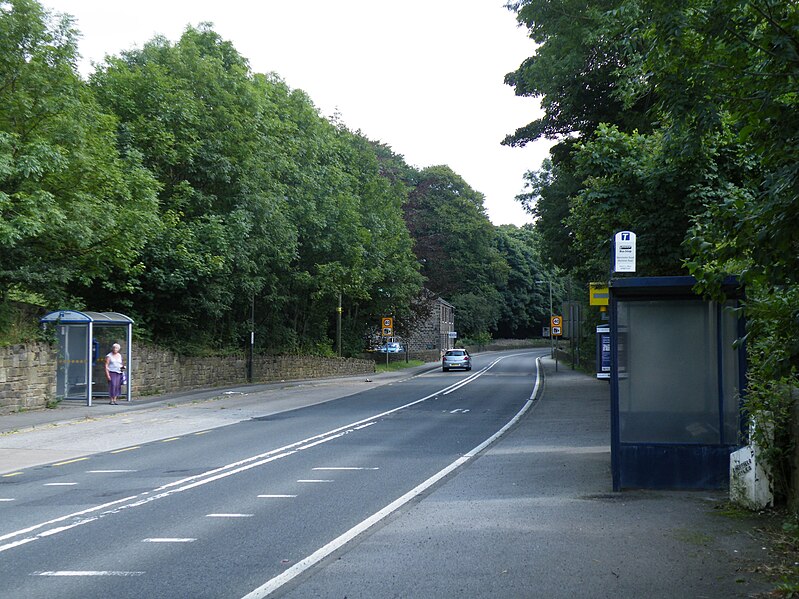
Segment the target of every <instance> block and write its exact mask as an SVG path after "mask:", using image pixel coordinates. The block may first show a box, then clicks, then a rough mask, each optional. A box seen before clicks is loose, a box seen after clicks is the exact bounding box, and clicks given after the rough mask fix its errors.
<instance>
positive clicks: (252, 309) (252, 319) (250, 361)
mask: <svg viewBox="0 0 799 599" xmlns="http://www.w3.org/2000/svg"><path fill="white" fill-rule="evenodd" d="M251 297H252V303H251V304H250V353H249V355H248V356H247V357H248V359H247V382H248V383H252V379H253V372H252V371H253V362H254V361H255V294H253V295H252V296H251Z"/></svg>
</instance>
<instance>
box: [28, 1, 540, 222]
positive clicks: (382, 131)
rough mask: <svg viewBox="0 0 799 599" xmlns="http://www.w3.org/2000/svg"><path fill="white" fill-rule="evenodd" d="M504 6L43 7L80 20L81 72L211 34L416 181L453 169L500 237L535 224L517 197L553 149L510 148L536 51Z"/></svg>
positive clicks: (530, 112)
mask: <svg viewBox="0 0 799 599" xmlns="http://www.w3.org/2000/svg"><path fill="white" fill-rule="evenodd" d="M504 3H505V0H402V2H400V1H398V0H394V1H393V2H389V1H386V0H382V1H380V0H260V1H254V0H225V1H224V2H220V1H218V0H216V1H209V0H190V1H184V0H159V1H155V0H137V1H136V2H131V1H125V2H121V1H119V0H43V4H44V6H45V7H46V8H48V9H49V10H51V11H53V12H56V13H66V14H70V15H72V16H73V17H75V21H76V22H75V26H76V28H77V29H78V30H79V31H80V32H81V40H80V44H79V51H80V54H81V56H82V61H81V64H80V70H81V72H82V73H83V75H84V76H86V75H88V73H90V72H91V71H92V66H91V65H92V63H99V62H102V60H103V58H104V57H105V56H106V55H116V54H119V53H120V52H121V51H124V50H129V49H132V48H141V47H142V46H143V45H144V44H145V43H146V42H147V41H149V40H150V39H152V38H153V37H154V36H156V35H163V36H165V37H166V38H167V39H169V40H171V41H173V42H174V41H177V40H178V39H179V38H180V35H181V34H182V32H183V31H184V30H185V28H186V27H187V26H188V25H192V26H197V25H199V24H200V23H202V22H210V23H212V24H213V29H214V31H216V32H217V33H218V34H219V35H221V36H222V37H223V38H224V39H226V40H230V41H231V42H232V43H233V45H234V47H235V48H236V50H238V52H239V53H240V54H241V55H242V56H244V57H245V58H247V59H248V60H249V62H250V67H251V69H252V70H253V71H254V72H257V73H273V72H274V73H277V74H278V75H279V76H280V77H281V78H282V79H283V80H284V81H285V82H286V83H287V84H288V85H289V86H290V87H291V88H293V89H302V90H304V91H305V92H306V93H307V94H308V95H309V96H310V98H311V100H312V101H313V103H314V104H315V105H316V106H317V108H318V109H319V110H320V113H321V114H322V115H323V116H332V115H334V114H337V115H338V116H339V118H340V119H341V120H342V121H343V123H344V124H345V125H346V126H347V127H348V128H349V129H351V130H354V131H360V132H361V133H362V134H363V135H365V136H366V137H368V138H369V139H372V140H376V141H380V142H382V143H384V144H387V145H389V146H391V148H392V149H393V151H394V152H395V153H397V154H401V155H403V156H404V157H405V161H406V162H407V163H408V164H411V165H413V166H415V167H417V168H420V169H421V168H424V167H426V166H433V165H440V164H446V165H448V166H449V167H450V168H452V169H453V170H454V171H455V172H456V173H458V174H459V175H460V176H461V177H463V178H464V179H465V180H466V182H467V183H468V184H469V185H470V186H471V187H472V188H473V189H475V190H477V191H479V192H482V193H483V194H484V195H485V197H486V201H485V207H486V211H487V213H488V216H489V218H490V219H491V222H493V223H494V224H495V225H501V224H515V225H522V224H524V223H528V222H531V221H532V218H531V217H530V215H529V214H527V213H525V212H524V210H522V208H521V205H520V204H519V203H518V202H517V201H516V200H515V196H516V195H518V194H519V193H521V192H522V191H523V187H524V179H523V175H524V173H525V172H526V171H528V170H535V169H538V168H539V167H540V166H541V161H542V160H543V159H544V158H546V157H547V155H548V151H549V147H550V146H551V142H548V141H539V142H536V143H533V144H528V145H527V146H526V147H524V148H510V147H506V146H502V145H501V143H500V142H501V141H502V139H503V138H504V137H505V135H507V134H508V133H512V132H513V131H515V130H516V129H517V128H518V127H521V126H523V125H526V124H527V123H529V122H530V121H532V120H534V119H535V118H537V117H538V116H539V115H540V109H539V104H538V100H536V99H533V98H518V97H516V96H515V95H514V92H513V89H512V88H511V87H510V86H508V85H505V84H504V82H503V80H504V76H505V74H506V73H508V72H511V71H514V70H515V69H516V68H517V67H518V66H519V65H520V64H521V62H522V61H523V60H524V59H525V58H527V57H529V56H531V55H532V54H533V52H534V44H533V42H532V41H531V40H530V39H529V38H528V37H527V34H526V30H525V29H523V28H519V27H518V26H517V24H516V20H515V15H514V13H513V12H511V11H509V10H508V9H507V8H505V7H504Z"/></svg>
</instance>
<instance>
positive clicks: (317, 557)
mask: <svg viewBox="0 0 799 599" xmlns="http://www.w3.org/2000/svg"><path fill="white" fill-rule="evenodd" d="M540 380H541V376H540V358H539V359H537V360H536V381H535V387H534V388H533V393H532V394H531V395H530V399H528V400H527V401H526V402H525V404H524V406H523V407H522V408H521V409H520V410H519V411H518V412H517V413H516V415H515V416H514V417H513V418H511V420H510V421H509V422H508V423H506V424H505V426H503V427H502V428H501V429H499V430H498V431H497V432H496V433H494V434H493V435H492V436H491V437H489V438H488V439H486V440H485V441H483V442H482V443H481V444H480V445H478V446H477V447H475V448H474V449H472V450H471V451H470V452H469V453H467V454H465V455H464V456H462V457H460V458H458V459H457V460H455V461H454V462H452V463H451V464H450V465H449V466H447V467H445V468H444V469H443V470H440V471H439V472H437V473H436V474H434V475H433V476H431V477H430V478H428V479H427V480H426V481H424V482H423V483H421V484H420V485H417V486H416V487H414V488H413V489H411V490H410V491H408V492H407V493H406V494H405V495H403V496H402V497H400V498H398V499H396V500H394V501H392V502H391V503H390V504H388V505H387V506H386V507H384V508H383V509H382V510H380V511H378V512H376V513H374V514H372V515H371V516H369V517H368V518H367V519H366V520H364V521H363V522H361V523H359V524H356V525H355V526H353V527H352V528H351V529H349V530H348V531H347V532H345V533H343V534H342V535H340V536H338V537H337V538H335V539H333V540H332V541H330V542H329V543H328V544H327V545H325V546H323V547H321V548H320V549H317V550H316V551H315V552H313V553H312V554H311V555H309V556H308V557H306V558H305V559H303V560H300V561H299V562H297V563H296V564H294V565H293V566H291V567H290V568H289V569H288V570H286V571H284V572H283V573H281V574H279V575H278V576H275V577H274V578H272V579H270V580H268V581H266V582H265V583H264V584H263V585H261V586H260V587H258V588H257V589H255V590H254V591H252V592H251V593H248V594H247V595H245V596H244V598H243V599H263V598H264V597H267V596H268V595H270V594H271V593H273V592H274V591H276V590H277V589H279V588H280V587H282V586H284V585H285V584H287V583H288V582H290V581H291V580H293V579H295V578H296V577H298V576H299V575H301V574H302V573H303V572H305V571H307V570H308V569H309V568H311V567H313V566H314V565H316V564H318V563H319V562H321V561H322V560H323V559H325V558H326V557H327V556H329V555H330V554H331V553H333V552H335V551H337V550H338V549H340V548H341V547H343V546H344V545H346V544H347V543H349V542H350V541H352V540H353V539H355V538H356V537H358V536H359V535H361V534H363V533H364V532H366V531H367V530H369V529H370V528H371V527H372V526H374V525H375V524H377V523H378V522H380V521H381V520H383V519H385V518H386V517H388V516H389V515H391V514H392V513H394V512H396V511H397V510H398V509H400V508H401V507H402V506H404V505H405V504H407V503H408V502H410V501H411V500H413V499H414V498H415V497H418V496H419V495H421V494H422V493H424V492H425V491H426V490H427V489H429V488H430V487H432V486H433V485H434V484H436V483H437V482H438V481H440V480H441V479H443V478H445V477H446V476H447V475H448V474H450V473H451V472H453V471H455V470H457V469H458V468H460V467H461V466H462V465H463V464H465V463H466V462H468V461H469V460H471V459H472V458H474V457H475V456H476V455H477V454H479V453H480V452H481V451H483V449H485V448H486V447H488V446H489V445H491V444H492V443H493V442H494V441H496V440H497V439H498V438H499V437H501V436H502V435H503V434H505V432H506V431H507V430H508V429H509V428H510V427H512V426H513V425H514V424H516V422H518V421H519V419H520V418H521V417H522V416H523V415H524V414H525V413H526V412H527V411H528V410H529V409H530V407H531V406H532V405H533V401H534V399H535V396H536V394H537V392H538V386H539V383H540Z"/></svg>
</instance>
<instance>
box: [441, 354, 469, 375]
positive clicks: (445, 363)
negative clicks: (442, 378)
mask: <svg viewBox="0 0 799 599" xmlns="http://www.w3.org/2000/svg"><path fill="white" fill-rule="evenodd" d="M452 368H463V369H464V370H471V369H472V358H471V357H470V356H469V352H467V351H466V350H465V349H448V350H447V353H445V354H444V357H442V358H441V370H443V371H444V372H447V371H448V370H450V369H452Z"/></svg>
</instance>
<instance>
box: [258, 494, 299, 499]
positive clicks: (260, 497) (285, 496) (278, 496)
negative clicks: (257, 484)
mask: <svg viewBox="0 0 799 599" xmlns="http://www.w3.org/2000/svg"><path fill="white" fill-rule="evenodd" d="M294 497H296V495H258V499H293V498H294Z"/></svg>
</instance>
